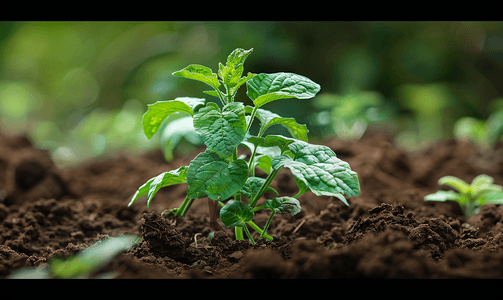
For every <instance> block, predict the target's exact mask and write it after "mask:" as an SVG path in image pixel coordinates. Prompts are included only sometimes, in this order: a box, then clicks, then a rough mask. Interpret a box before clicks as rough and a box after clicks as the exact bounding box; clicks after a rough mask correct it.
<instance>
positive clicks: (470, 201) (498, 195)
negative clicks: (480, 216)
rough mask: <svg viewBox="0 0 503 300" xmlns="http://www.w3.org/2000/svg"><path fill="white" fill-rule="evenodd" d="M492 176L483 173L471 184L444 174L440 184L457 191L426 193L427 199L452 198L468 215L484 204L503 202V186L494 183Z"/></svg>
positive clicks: (442, 199) (477, 210)
mask: <svg viewBox="0 0 503 300" xmlns="http://www.w3.org/2000/svg"><path fill="white" fill-rule="evenodd" d="M493 181H494V179H493V178H492V177H491V176H488V175H485V174H482V175H479V176H477V177H475V178H474V179H473V181H472V183H471V184H468V183H466V182H465V181H463V180H461V179H459V178H457V177H454V176H444V177H442V178H440V179H439V180H438V184H440V185H442V184H445V185H448V186H450V187H452V188H454V189H456V190H457V191H458V192H455V191H452V190H450V191H437V192H436V193H434V194H430V195H426V196H425V197H424V200H426V201H440V202H444V201H446V200H452V201H456V202H458V203H459V205H460V207H461V209H462V210H463V212H464V214H465V215H466V216H467V217H471V216H472V215H473V214H475V213H477V212H479V211H480V208H481V206H482V205H484V204H503V188H502V187H501V186H499V185H496V184H493Z"/></svg>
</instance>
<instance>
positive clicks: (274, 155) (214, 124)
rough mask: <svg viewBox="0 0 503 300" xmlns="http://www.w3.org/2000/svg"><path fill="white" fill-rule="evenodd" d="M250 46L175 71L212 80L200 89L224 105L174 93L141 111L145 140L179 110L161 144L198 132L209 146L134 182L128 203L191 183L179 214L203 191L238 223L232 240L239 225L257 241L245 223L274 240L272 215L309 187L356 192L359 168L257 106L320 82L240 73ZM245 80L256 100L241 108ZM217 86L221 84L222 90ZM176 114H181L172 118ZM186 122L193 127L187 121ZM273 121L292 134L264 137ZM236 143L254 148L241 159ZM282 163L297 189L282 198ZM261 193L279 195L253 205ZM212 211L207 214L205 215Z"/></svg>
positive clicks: (226, 218)
mask: <svg viewBox="0 0 503 300" xmlns="http://www.w3.org/2000/svg"><path fill="white" fill-rule="evenodd" d="M252 51H253V49H250V50H244V49H241V48H238V49H236V50H234V51H233V52H232V53H231V54H230V55H229V56H228V57H227V61H226V64H225V65H224V64H222V63H219V65H218V72H217V73H213V71H212V70H211V69H210V68H208V67H205V66H201V65H189V66H187V67H186V68H184V69H182V70H179V71H176V72H174V73H173V75H174V76H179V77H184V78H188V79H192V80H197V81H200V82H204V83H206V84H207V85H209V86H211V87H212V88H213V90H211V91H205V92H204V93H206V94H208V95H210V96H214V97H218V98H219V99H220V101H221V104H222V105H220V106H219V105H217V104H216V103H213V102H208V103H207V102H206V100H205V99H197V98H176V99H175V100H172V101H159V102H156V103H155V104H152V105H149V109H148V111H147V112H146V113H145V115H144V117H143V125H144V131H145V134H146V136H147V137H148V138H149V139H150V138H151V137H152V136H153V135H154V134H155V133H156V132H157V131H158V130H159V126H160V125H161V123H162V122H163V121H164V119H166V118H167V117H168V116H170V115H172V114H174V113H179V112H181V113H186V114H188V115H187V116H185V115H183V116H182V115H180V116H179V117H180V118H179V119H178V120H179V122H175V121H178V120H175V121H172V123H170V124H172V125H173V126H172V127H169V126H168V125H169V124H168V125H167V126H166V127H165V129H163V131H164V134H163V135H162V138H161V141H162V142H163V143H166V149H167V150H169V151H171V152H172V150H173V149H172V148H173V145H174V144H176V142H177V141H178V140H179V139H180V136H181V135H185V134H192V133H193V134H194V135H198V137H200V138H201V139H202V141H203V142H204V144H205V145H206V147H207V149H206V151H205V152H203V153H200V154H199V155H197V156H196V157H195V158H194V159H193V160H192V161H191V162H190V165H189V166H188V167H181V168H179V169H177V170H174V171H169V172H165V173H162V174H160V175H159V176H157V177H154V178H152V179H150V180H149V181H147V182H146V183H145V184H144V185H142V186H141V187H140V188H139V189H138V191H137V192H136V194H135V195H134V196H133V199H132V200H131V202H130V204H129V205H131V204H133V203H134V202H135V201H136V200H137V199H138V198H139V197H141V196H143V195H146V194H148V201H147V205H148V204H149V203H150V201H151V200H152V198H153V197H154V195H155V194H156V193H157V191H158V190H159V189H160V188H162V187H163V186H167V185H171V184H175V183H182V182H186V183H187V184H188V190H187V196H186V198H185V200H184V202H183V203H182V205H181V206H180V207H179V208H175V209H173V210H172V211H171V212H174V213H175V216H176V217H178V218H183V216H184V215H185V214H186V212H187V210H188V209H189V207H190V206H191V204H192V202H193V201H194V200H195V199H199V198H203V197H208V198H210V199H213V200H216V201H218V202H217V203H218V204H220V205H221V206H223V208H222V209H221V210H220V218H221V220H222V221H223V223H224V224H225V225H226V226H227V227H229V228H235V233H236V239H243V231H244V232H246V234H247V236H248V237H249V239H250V242H252V243H254V241H253V238H252V236H251V234H250V232H249V230H248V227H247V225H249V226H250V227H251V228H252V229H254V230H255V231H257V232H259V233H260V238H263V237H265V238H267V239H269V240H272V237H271V236H269V235H267V234H266V231H267V228H268V226H269V225H270V224H271V220H272V218H273V216H274V215H275V214H277V213H282V214H283V213H290V214H292V215H295V214H297V213H298V212H300V211H301V207H300V203H299V201H298V200H297V199H296V197H299V196H300V195H302V194H303V193H304V192H306V191H308V190H310V191H312V192H313V193H314V194H316V195H330V196H335V197H338V198H339V199H340V200H342V201H343V202H344V203H345V204H346V205H348V203H347V201H346V199H345V198H344V196H343V194H345V195H346V196H358V195H359V193H360V185H359V182H358V176H357V174H356V173H355V172H353V171H352V170H351V168H350V166H349V164H348V163H346V162H344V161H341V160H340V159H338V158H337V157H336V155H335V153H334V152H333V151H332V150H330V149H329V148H328V147H326V146H319V145H311V144H308V143H307V141H308V135H307V134H308V129H307V126H306V125H303V124H298V123H297V122H296V121H295V119H294V118H285V117H282V116H279V115H277V114H275V113H273V112H270V111H268V110H265V109H262V108H260V107H261V106H263V105H264V104H267V103H269V102H271V101H274V100H278V99H285V98H297V99H309V98H312V97H314V96H315V95H316V94H317V93H318V92H319V91H320V85H319V84H317V83H315V82H313V81H312V80H310V79H309V78H307V77H304V76H301V75H297V74H293V73H274V74H265V73H262V74H258V75H256V74H252V73H247V74H246V75H243V73H244V62H245V60H246V59H247V58H248V56H249V55H250V54H251V53H252ZM245 83H246V86H247V93H246V94H247V95H248V97H249V98H250V99H251V100H252V101H253V104H254V106H247V107H245V106H244V105H243V104H242V103H240V102H235V101H234V98H235V96H236V93H237V91H238V89H239V88H240V87H241V86H242V85H244V84H245ZM221 86H223V88H224V90H220V87H221ZM189 115H190V116H189ZM175 117H178V116H174V117H172V118H175ZM255 117H257V118H258V120H259V121H260V129H259V133H258V135H257V136H252V135H250V133H249V132H248V130H249V129H250V128H251V125H252V123H253V121H254V119H255ZM191 121H192V125H193V126H190V125H191V124H190V122H191ZM274 125H281V126H283V127H285V128H286V129H287V130H288V132H289V133H290V135H291V137H284V136H281V135H267V136H266V135H265V132H266V130H267V129H268V128H269V127H270V126H274ZM189 136H192V135H189ZM240 144H241V145H245V146H246V147H248V148H249V149H250V150H251V153H252V154H251V156H250V157H249V159H248V160H247V161H245V160H244V159H242V158H245V159H246V155H241V156H240V155H239V154H238V150H239V149H238V146H239V145H240ZM171 152H170V153H171ZM282 167H287V168H289V169H290V170H291V171H292V173H293V175H294V176H295V182H296V183H297V185H298V187H299V192H298V193H297V195H295V196H294V197H279V193H278V192H277V191H276V190H274V189H273V188H271V187H270V184H271V183H272V181H273V180H274V178H275V176H276V175H277V174H278V172H279V171H280V169H281V168H282ZM256 168H259V169H262V170H263V171H264V172H265V173H267V174H268V175H267V178H259V177H256V176H255V170H256ZM266 192H273V193H275V194H276V196H278V197H276V198H273V199H268V200H266V202H265V204H264V205H261V206H256V204H257V202H258V201H259V199H260V198H261V197H262V196H263V195H264V193H266ZM241 196H245V197H247V198H248V199H249V200H250V201H249V204H246V203H245V202H242V201H240V199H241ZM230 197H233V198H234V200H231V201H228V202H227V203H226V204H225V205H224V204H223V201H226V200H228V199H229V198H230ZM261 209H269V210H271V214H270V216H269V218H268V220H267V223H266V225H265V227H264V229H263V230H261V229H260V227H259V226H257V225H256V224H255V223H253V221H252V219H253V217H254V212H256V211H258V210H261ZM214 217H215V216H214V215H212V217H210V218H214ZM210 221H211V220H210Z"/></svg>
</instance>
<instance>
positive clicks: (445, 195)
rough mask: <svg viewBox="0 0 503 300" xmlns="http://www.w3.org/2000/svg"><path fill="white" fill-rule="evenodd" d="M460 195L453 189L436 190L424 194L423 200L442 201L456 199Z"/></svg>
mask: <svg viewBox="0 0 503 300" xmlns="http://www.w3.org/2000/svg"><path fill="white" fill-rule="evenodd" d="M460 197H461V195H460V194H458V193H456V192H454V191H436V192H435V193H434V194H429V195H426V196H424V200H427V201H439V202H444V201H447V200H454V201H456V200H458V199H460Z"/></svg>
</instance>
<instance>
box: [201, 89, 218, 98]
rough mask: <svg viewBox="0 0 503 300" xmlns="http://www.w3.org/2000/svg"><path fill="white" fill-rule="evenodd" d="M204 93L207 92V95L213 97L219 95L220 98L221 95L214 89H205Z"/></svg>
mask: <svg viewBox="0 0 503 300" xmlns="http://www.w3.org/2000/svg"><path fill="white" fill-rule="evenodd" d="M203 93H205V94H207V95H210V96H213V97H217V98H219V97H220V96H219V95H218V92H217V91H215V90H213V91H203Z"/></svg>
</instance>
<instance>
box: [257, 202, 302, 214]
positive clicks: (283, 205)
mask: <svg viewBox="0 0 503 300" xmlns="http://www.w3.org/2000/svg"><path fill="white" fill-rule="evenodd" d="M265 206H266V207H267V208H268V209H270V210H272V211H273V212H275V213H279V214H285V213H290V214H291V215H292V216H294V215H296V214H298V213H299V212H300V211H301V210H302V208H301V207H300V202H299V200H297V199H295V198H292V197H276V198H273V199H268V200H266V202H265Z"/></svg>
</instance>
